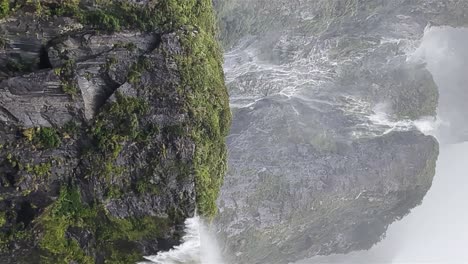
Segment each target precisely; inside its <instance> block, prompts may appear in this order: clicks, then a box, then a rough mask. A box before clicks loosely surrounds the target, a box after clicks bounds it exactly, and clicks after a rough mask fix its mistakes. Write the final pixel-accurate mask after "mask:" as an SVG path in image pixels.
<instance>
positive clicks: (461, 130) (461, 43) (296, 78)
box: [146, 27, 468, 264]
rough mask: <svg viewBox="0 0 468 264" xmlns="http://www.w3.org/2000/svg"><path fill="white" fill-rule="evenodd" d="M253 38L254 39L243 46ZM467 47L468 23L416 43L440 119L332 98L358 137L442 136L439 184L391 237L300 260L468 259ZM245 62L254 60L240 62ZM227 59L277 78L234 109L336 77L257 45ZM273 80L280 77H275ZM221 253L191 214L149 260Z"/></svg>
mask: <svg viewBox="0 0 468 264" xmlns="http://www.w3.org/2000/svg"><path fill="white" fill-rule="evenodd" d="M248 44H249V43H248V41H246V43H244V44H243V45H248ZM466 47H468V29H454V28H448V27H444V28H430V29H428V30H427V31H426V32H425V35H424V37H423V39H422V41H421V43H420V45H419V47H418V48H416V49H413V50H412V51H411V54H410V56H408V60H411V61H414V62H417V63H425V64H426V67H427V69H428V70H429V71H430V72H431V73H432V75H433V77H434V80H435V82H436V83H437V85H438V87H439V92H440V102H439V109H438V118H437V119H434V118H430V117H428V118H422V119H420V120H417V121H410V120H397V119H395V118H393V117H392V116H391V115H390V114H388V111H387V106H386V104H385V103H382V104H378V105H376V106H370V105H368V104H367V103H366V102H364V101H360V100H359V99H356V98H352V97H344V98H343V100H342V102H344V103H343V104H340V103H337V102H325V103H329V104H330V105H331V107H332V108H338V109H341V110H343V111H346V112H347V113H350V114H353V115H355V116H357V117H358V118H357V121H356V122H354V125H353V128H354V134H353V135H354V136H355V137H362V136H369V133H371V134H372V136H379V135H383V134H387V133H389V132H392V131H395V130H398V131H405V130H411V129H418V130H420V131H421V132H423V133H425V134H431V135H434V136H436V137H437V138H438V140H439V141H440V142H441V149H440V156H439V161H438V163H437V170H436V178H435V180H434V182H433V187H432V189H431V190H430V191H429V193H428V194H427V196H426V198H425V200H424V202H423V204H422V205H421V206H420V207H418V208H416V209H414V210H413V211H412V213H411V214H410V215H409V216H407V217H406V218H404V219H403V220H402V221H399V222H397V223H394V224H393V225H392V226H390V228H389V230H388V232H387V237H386V239H384V241H383V242H381V243H380V244H378V245H377V246H375V247H374V248H373V249H371V250H369V251H366V252H355V253H351V254H348V255H336V256H329V257H317V258H313V259H308V260H303V261H300V262H297V263H301V264H311V263H314V264H315V263H353V264H361V263H373V264H377V263H385V264H387V263H398V264H404V263H405V264H406V263H412V264H414V263H440V264H442V263H444V264H445V263H446V264H455V263H457V264H458V263H460V264H462V263H468V251H466V250H465V247H466V245H467V244H468V228H467V226H466V223H468V213H467V211H466V201H467V200H468V192H466V190H468V178H467V177H466V175H467V174H466V173H467V172H468V163H466V157H468V143H463V141H465V139H468V136H467V135H468V133H467V131H468V129H467V128H468V125H466V124H461V123H460V122H462V121H463V120H465V118H464V115H465V113H463V106H464V104H466V101H464V98H466V96H464V95H462V96H461V95H460V92H462V93H466V92H467V90H468V87H466V86H467V84H468V74H466V71H467V69H468V49H466ZM315 59H316V60H317V61H318V62H320V63H316V64H314V65H329V64H330V63H332V62H325V61H324V60H323V57H322V56H316V57H315ZM242 61H244V62H245V61H249V62H248V63H240V62H242ZM226 63H227V65H226V67H227V68H229V69H230V70H229V71H228V72H227V76H226V77H227V79H228V83H230V82H233V81H234V80H235V79H236V77H238V76H240V75H242V74H245V73H246V72H262V75H261V76H266V77H265V78H268V79H269V80H270V81H269V82H265V85H268V84H275V85H276V86H274V87H271V86H269V87H264V91H263V92H264V93H265V94H262V91H259V90H252V91H250V92H249V91H248V89H249V86H251V85H252V82H257V81H261V80H254V79H252V80H250V81H246V82H245V83H239V84H238V85H237V86H236V87H237V88H238V89H241V90H242V89H245V90H244V91H242V92H234V93H233V94H234V96H233V98H232V107H233V108H244V107H250V106H251V105H252V104H253V103H255V102H256V101H257V100H259V99H260V98H262V97H263V96H265V95H266V94H268V93H278V94H279V95H281V96H285V97H294V96H295V97H298V98H299V97H300V92H298V91H300V87H305V86H310V85H319V84H321V83H323V82H324V81H326V80H327V79H329V78H332V73H331V72H329V71H328V70H327V67H324V68H321V69H320V68H314V69H310V68H309V69H308V68H307V67H305V66H304V68H303V70H300V69H301V67H299V66H300V65H299V66H298V67H295V68H294V69H291V68H288V67H285V66H281V67H278V66H275V65H271V64H265V63H260V62H258V61H257V55H256V54H255V50H250V49H248V48H247V49H245V48H244V49H239V50H233V51H231V52H230V53H228V54H226ZM299 64H300V63H299ZM296 66H297V65H296ZM272 79H273V80H277V81H276V82H274V81H273V82H272V81H271V80H272ZM239 87H240V88H239ZM257 87H258V85H257ZM317 101H318V100H317ZM322 103H323V102H322ZM362 131H364V132H362ZM465 136H466V138H465ZM453 142H458V143H455V144H453ZM220 255H221V253H220V249H219V247H218V246H217V244H216V240H215V239H214V236H212V235H210V234H209V232H208V230H207V228H206V226H205V225H204V223H203V221H201V220H200V219H199V218H198V217H196V218H192V219H188V220H187V222H186V235H185V236H184V238H183V244H182V245H180V246H178V247H176V248H174V249H173V250H171V251H169V252H163V253H160V254H159V255H157V256H149V257H147V258H146V259H147V260H148V261H149V262H146V263H158V264H182V263H187V264H192V263H193V264H195V263H196V264H221V263H223V260H222V257H221V256H220Z"/></svg>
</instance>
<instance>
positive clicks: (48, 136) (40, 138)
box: [23, 127, 62, 149]
mask: <svg viewBox="0 0 468 264" xmlns="http://www.w3.org/2000/svg"><path fill="white" fill-rule="evenodd" d="M23 136H24V137H26V139H27V140H28V141H30V142H32V143H33V144H34V145H35V146H37V147H40V148H46V149H51V148H58V147H59V146H60V145H61V144H62V141H61V140H60V136H59V134H58V132H57V131H56V130H55V129H54V128H51V127H39V128H28V129H25V130H23Z"/></svg>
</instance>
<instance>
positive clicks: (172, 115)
mask: <svg viewBox="0 0 468 264" xmlns="http://www.w3.org/2000/svg"><path fill="white" fill-rule="evenodd" d="M19 2H21V3H18V6H17V7H16V8H15V9H14V10H13V8H11V9H10V10H7V12H6V13H7V14H6V15H5V14H2V16H4V17H3V19H2V20H0V35H1V36H2V37H1V43H2V45H1V52H0V64H1V66H0V197H1V199H0V262H1V263H36V260H37V261H39V258H40V262H41V263H59V262H64V261H65V262H66V263H135V262H136V261H139V260H141V259H142V256H144V255H153V254H156V253H158V252H159V251H161V250H169V249H170V248H171V247H172V246H174V245H176V244H178V243H179V242H180V241H179V240H180V238H181V235H182V229H183V223H184V221H185V219H186V218H188V217H193V216H194V214H195V210H196V208H197V207H198V208H199V212H200V213H201V214H202V215H206V216H209V215H210V214H211V213H212V212H211V211H209V210H213V209H214V208H211V207H213V205H214V201H215V199H216V195H217V193H218V191H219V186H220V183H221V179H222V176H223V175H224V168H225V156H226V155H225V145H224V137H225V136H226V133H227V131H228V128H229V120H230V111H229V108H228V97H227V92H226V89H225V86H224V83H223V72H222V68H221V66H222V65H221V63H222V60H221V54H220V53H219V47H218V46H217V43H216V41H215V39H214V30H213V29H214V27H215V25H214V24H212V23H210V22H212V21H213V20H212V10H211V4H210V1H197V2H194V3H191V4H189V5H188V4H186V3H185V2H184V1H172V2H171V3H170V4H169V5H161V3H159V2H158V1H108V2H105V1H103V2H100V4H99V5H96V1H70V2H66V3H64V2H62V1H40V2H37V3H35V4H32V3H30V1H27V3H26V1H19ZM156 2H158V3H156ZM2 3H3V2H2ZM2 6H3V4H2ZM179 7H180V8H179ZM165 8H169V9H171V10H174V9H177V10H178V11H179V12H181V13H177V14H175V13H171V12H168V11H167V10H165ZM158 14H159V15H158ZM161 14H164V16H162V15H161ZM195 14H196V16H197V17H198V16H200V17H201V18H200V19H199V20H197V19H188V17H192V16H195ZM145 16H146V17H145ZM202 18H203V19H205V20H203V19H202ZM139 19H140V20H139ZM191 23H195V24H197V28H195V27H194V26H193V25H192V24H191ZM203 23H204V24H203ZM194 46H196V49H194V48H193V47H194ZM206 50H210V53H208V52H207V51H206ZM206 54H208V55H206ZM201 60H203V61H204V63H200V61H201ZM207 72H209V74H207ZM194 80H195V81H194ZM201 98H202V99H201ZM206 120H210V121H211V122H209V123H208V122H206ZM208 149H209V151H208ZM213 156H215V157H213ZM207 168H208V169H207ZM202 172H203V175H200V174H201V173H202ZM200 177H203V179H204V180H205V181H209V182H210V185H208V186H207V185H206V184H204V183H201V182H200V181H199V180H200ZM200 197H201V198H200Z"/></svg>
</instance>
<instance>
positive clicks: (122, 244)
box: [39, 187, 172, 263]
mask: <svg viewBox="0 0 468 264" xmlns="http://www.w3.org/2000/svg"><path fill="white" fill-rule="evenodd" d="M39 223H40V224H41V225H42V227H43V232H42V233H43V237H42V239H41V241H40V243H39V246H40V248H41V249H42V250H43V251H44V252H45V253H44V255H43V259H44V262H45V263H70V262H72V261H75V262H77V263H94V259H93V258H92V257H91V256H88V255H86V254H85V252H84V251H83V250H82V249H81V248H80V247H79V245H78V242H77V241H76V240H74V239H73V238H70V237H69V236H67V235H66V233H67V230H68V229H69V228H70V227H79V228H82V229H84V230H89V231H92V234H93V235H94V237H95V241H96V244H95V245H94V246H95V247H96V250H97V251H98V252H100V253H103V254H104V255H106V260H105V263H135V262H136V261H138V260H141V252H140V250H139V247H138V244H137V243H135V242H136V241H139V240H142V239H154V238H156V237H161V236H163V235H164V234H167V232H168V230H169V229H170V226H172V223H171V222H170V221H169V219H167V218H158V217H152V216H147V217H141V218H136V217H134V218H125V219H122V218H116V217H111V216H109V215H107V214H106V212H105V210H104V209H103V208H100V207H96V206H94V207H93V206H89V205H86V204H85V203H83V201H82V199H81V196H80V193H79V190H78V189H76V188H73V187H64V188H62V190H61V192H60V196H59V198H58V199H57V201H56V202H55V203H54V204H53V206H52V207H50V208H48V209H47V211H46V212H45V213H44V214H43V216H42V217H41V219H40V221H39ZM54 261H55V262H54Z"/></svg>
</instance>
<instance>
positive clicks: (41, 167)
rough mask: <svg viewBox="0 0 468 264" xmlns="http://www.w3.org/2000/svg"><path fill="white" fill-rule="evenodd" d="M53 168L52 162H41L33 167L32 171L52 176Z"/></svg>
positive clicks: (39, 174) (37, 174) (40, 174)
mask: <svg viewBox="0 0 468 264" xmlns="http://www.w3.org/2000/svg"><path fill="white" fill-rule="evenodd" d="M51 169H52V163H51V162H45V163H40V164H38V165H35V166H34V167H32V172H33V173H34V174H35V175H36V176H38V177H44V176H50V175H51Z"/></svg>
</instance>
